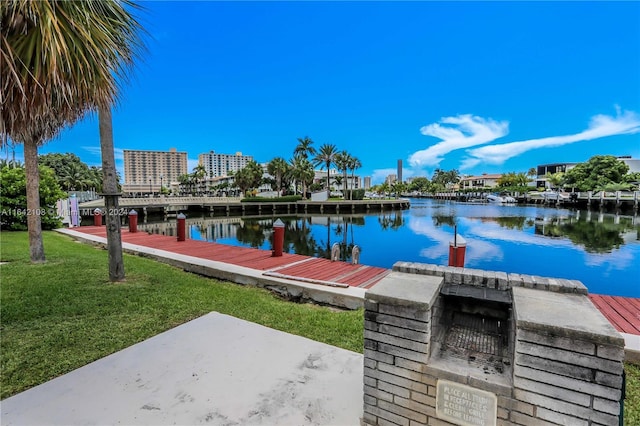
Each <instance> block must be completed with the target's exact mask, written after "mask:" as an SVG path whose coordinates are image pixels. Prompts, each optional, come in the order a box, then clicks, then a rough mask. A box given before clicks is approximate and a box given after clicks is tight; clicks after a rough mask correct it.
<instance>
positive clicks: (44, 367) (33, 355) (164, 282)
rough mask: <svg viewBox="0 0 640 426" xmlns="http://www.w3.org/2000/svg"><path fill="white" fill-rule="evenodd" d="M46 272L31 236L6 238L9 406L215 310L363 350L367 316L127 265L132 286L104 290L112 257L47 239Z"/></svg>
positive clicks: (4, 381)
mask: <svg viewBox="0 0 640 426" xmlns="http://www.w3.org/2000/svg"><path fill="white" fill-rule="evenodd" d="M44 244H45V252H46V255H47V263H45V264H42V265H32V264H30V262H29V259H28V256H29V254H28V253H29V250H28V246H27V234H26V233H24V232H20V233H17V232H15V233H9V232H1V233H0V260H1V261H3V262H9V263H7V264H4V265H2V266H0V268H1V269H0V274H1V275H0V277H1V281H0V283H1V288H0V290H1V294H0V306H1V307H2V310H1V319H2V323H1V324H2V351H1V354H0V357H1V358H0V366H1V374H2V375H1V382H0V383H1V386H0V388H1V393H0V399H4V398H6V397H8V396H11V395H13V394H15V393H18V392H21V391H23V390H25V389H28V388H30V387H32V386H34V385H37V384H39V383H43V382H45V381H47V380H50V379H52V378H54V377H56V376H59V375H61V374H64V373H67V372H69V371H71V370H74V369H76V368H78V367H80V366H83V365H85V364H87V363H89V362H91V361H94V360H96V359H99V358H102V357H104V356H105V355H108V354H111V353H113V352H116V351H118V350H120V349H123V348H126V347H128V346H131V345H132V344H134V343H137V342H140V341H142V340H145V339H147V338H149V337H151V336H154V335H156V334H158V333H160V332H162V331H165V330H167V329H170V328H172V327H175V326H177V325H179V324H182V323H185V322H187V321H189V320H191V319H194V318H197V317H199V316H201V315H204V314H206V313H208V312H211V311H217V312H220V313H224V314H228V315H232V316H234V317H236V318H242V319H245V320H248V321H252V322H255V323H258V324H262V325H265V326H267V327H271V328H275V329H278V330H282V331H286V332H288V333H293V334H297V335H300V336H305V337H308V338H310V339H313V340H317V341H320V342H325V343H328V344H330V345H334V346H339V347H342V348H345V349H349V350H352V351H356V352H362V350H363V331H362V327H363V316H362V310H358V311H337V310H335V309H331V308H327V307H320V306H316V305H312V304H296V303H291V302H286V301H283V300H281V299H279V298H277V297H276V296H273V295H272V294H271V293H269V292H268V291H266V290H262V289H258V288H252V287H242V286H239V285H237V284H232V283H225V282H219V281H215V280H211V279H207V278H203V277H200V276H197V275H193V274H189V273H186V272H183V271H182V270H180V269H177V268H173V267H170V266H167V265H164V264H161V263H157V262H154V261H152V260H149V259H144V258H142V257H137V256H129V255H126V257H125V269H126V274H127V281H126V283H119V284H111V283H109V282H108V280H107V277H108V272H107V252H106V251H105V250H102V249H98V248H94V247H92V246H88V245H84V244H80V243H76V242H73V241H72V240H71V239H70V238H68V237H66V236H64V235H60V234H57V233H54V232H45V233H44Z"/></svg>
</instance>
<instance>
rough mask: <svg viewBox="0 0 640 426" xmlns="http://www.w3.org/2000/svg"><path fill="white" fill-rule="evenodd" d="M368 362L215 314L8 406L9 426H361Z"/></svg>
mask: <svg viewBox="0 0 640 426" xmlns="http://www.w3.org/2000/svg"><path fill="white" fill-rule="evenodd" d="M362 371H363V357H362V355H360V354H357V353H354V352H350V351H347V350H344V349H339V348H336V347H333V346H329V345H326V344H323V343H318V342H315V341H312V340H309V339H306V338H303V337H299V336H294V335H291V334H287V333H283V332H280V331H276V330H273V329H270V328H267V327H263V326H260V325H257V324H253V323H250V322H247V321H243V320H239V319H236V318H233V317H230V316H227V315H222V314H219V313H215V312H214V313H210V314H208V315H205V316H203V317H200V318H198V319H195V320H193V321H190V322H188V323H186V324H183V325H181V326H178V327H176V328H174V329H172V330H169V331H167V332H165V333H162V334H159V335H157V336H155V337H152V338H151V339H148V340H146V341H144V342H141V343H138V344H136V345H134V346H131V347H129V348H127V349H124V350H122V351H120V352H117V353H115V354H113V355H110V356H108V357H105V358H103V359H100V360H98V361H96V362H93V363H91V364H89V365H86V366H84V367H81V368H79V369H77V370H75V371H72V372H71V373H68V374H66V375H64V376H61V377H58V378H56V379H54V380H51V381H49V382H47V383H44V384H42V385H39V386H36V387H34V388H32V389H30V390H27V391H25V392H22V393H20V394H18V395H15V396H13V397H11V398H8V399H6V400H4V401H2V402H0V409H1V413H2V417H1V421H2V424H3V425H36V424H37V425H115V424H129V425H174V424H179V425H195V424H209V425H358V424H360V416H361V415H362V400H363V391H362Z"/></svg>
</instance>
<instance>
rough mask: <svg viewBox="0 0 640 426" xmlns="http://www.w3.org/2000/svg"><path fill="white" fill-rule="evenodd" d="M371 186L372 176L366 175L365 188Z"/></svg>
mask: <svg viewBox="0 0 640 426" xmlns="http://www.w3.org/2000/svg"><path fill="white" fill-rule="evenodd" d="M369 188H371V176H365V177H364V189H369Z"/></svg>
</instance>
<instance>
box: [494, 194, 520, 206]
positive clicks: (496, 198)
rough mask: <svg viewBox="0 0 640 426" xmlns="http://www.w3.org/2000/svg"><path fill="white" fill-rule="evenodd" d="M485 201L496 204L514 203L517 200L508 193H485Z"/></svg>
mask: <svg viewBox="0 0 640 426" xmlns="http://www.w3.org/2000/svg"><path fill="white" fill-rule="evenodd" d="M487 201H488V202H490V203H496V204H515V203H517V202H518V201H517V200H516V199H515V198H513V197H511V196H509V195H505V196H501V195H497V194H487Z"/></svg>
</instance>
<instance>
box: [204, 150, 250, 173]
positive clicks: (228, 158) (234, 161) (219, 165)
mask: <svg viewBox="0 0 640 426" xmlns="http://www.w3.org/2000/svg"><path fill="white" fill-rule="evenodd" d="M252 160H253V157H252V156H251V155H242V153H241V152H236V153H235V155H234V154H216V153H215V152H214V151H210V152H209V153H206V154H200V155H198V163H199V164H201V165H203V166H204V169H205V171H206V173H207V177H210V178H212V177H223V176H229V174H230V173H229V172H234V173H235V172H237V171H238V170H240V169H243V168H244V167H245V166H246V165H247V163H249V162H250V161H252Z"/></svg>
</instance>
